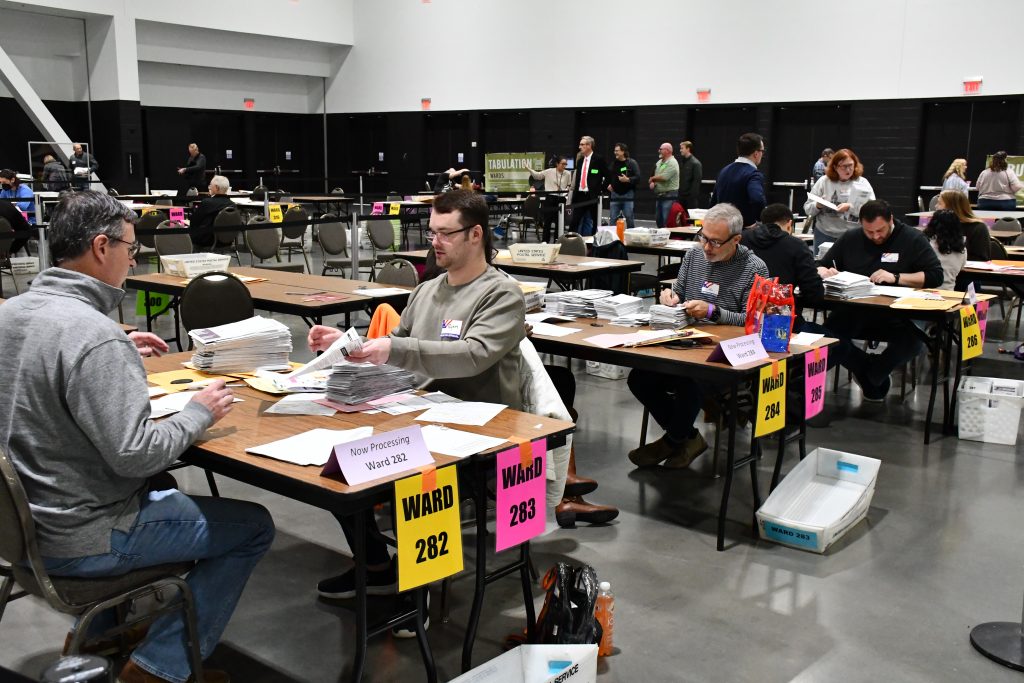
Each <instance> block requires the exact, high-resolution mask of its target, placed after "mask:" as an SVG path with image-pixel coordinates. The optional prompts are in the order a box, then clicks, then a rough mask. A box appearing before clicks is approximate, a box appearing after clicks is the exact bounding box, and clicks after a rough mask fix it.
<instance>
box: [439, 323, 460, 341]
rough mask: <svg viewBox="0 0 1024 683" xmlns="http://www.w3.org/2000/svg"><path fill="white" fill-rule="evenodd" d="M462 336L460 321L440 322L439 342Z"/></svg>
mask: <svg viewBox="0 0 1024 683" xmlns="http://www.w3.org/2000/svg"><path fill="white" fill-rule="evenodd" d="M461 336H462V321H461V320H452V319H446V320H442V321H441V341H446V340H453V339H458V338H460V337H461Z"/></svg>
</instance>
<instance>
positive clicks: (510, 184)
mask: <svg viewBox="0 0 1024 683" xmlns="http://www.w3.org/2000/svg"><path fill="white" fill-rule="evenodd" d="M527 167H529V168H532V169H533V170H535V171H540V170H543V169H544V152H506V153H502V154H485V155H484V190H485V191H486V192H526V191H527V190H529V189H530V172H529V171H527V170H526V169H527Z"/></svg>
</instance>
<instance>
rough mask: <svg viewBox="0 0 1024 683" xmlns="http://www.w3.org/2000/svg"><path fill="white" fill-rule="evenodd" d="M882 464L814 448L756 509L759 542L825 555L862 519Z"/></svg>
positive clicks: (860, 457)
mask: <svg viewBox="0 0 1024 683" xmlns="http://www.w3.org/2000/svg"><path fill="white" fill-rule="evenodd" d="M881 464H882V461H881V460H878V459H876V458H867V457H865V456H863V455H854V454H853V453H844V452H842V451H834V450H831V449H829V448H816V449H814V450H813V451H812V452H811V453H809V454H808V455H807V457H806V458H804V459H803V460H801V461H800V463H799V464H798V465H797V466H796V467H794V468H793V471H792V472H790V473H789V474H788V475H786V478H785V479H783V480H782V482H781V483H780V484H779V485H778V487H776V489H775V490H774V491H772V494H771V495H770V496H768V500H766V501H765V502H764V505H762V506H761V509H760V510H758V511H757V526H758V530H759V531H760V533H761V538H763V539H766V540H769V541H775V542H776V543H781V544H783V545H788V546H790V547H793V548H799V549H800V550H810V551H812V552H816V553H823V552H825V551H826V550H827V549H828V547H829V546H830V545H832V544H833V543H834V542H836V541H837V540H839V539H840V538H842V537H843V535H844V534H845V533H846V532H847V531H849V530H850V529H852V528H853V527H854V526H855V525H856V524H857V523H858V522H859V521H860V520H862V519H864V517H865V516H866V515H867V512H868V508H869V507H870V506H871V497H872V496H873V495H874V493H875V481H876V479H877V478H878V469H879V467H880V466H881Z"/></svg>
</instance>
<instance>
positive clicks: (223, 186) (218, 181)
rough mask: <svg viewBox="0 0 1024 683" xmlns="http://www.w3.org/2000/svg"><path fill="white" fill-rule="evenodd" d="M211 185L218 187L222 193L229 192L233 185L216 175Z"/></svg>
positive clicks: (211, 179) (211, 180)
mask: <svg viewBox="0 0 1024 683" xmlns="http://www.w3.org/2000/svg"><path fill="white" fill-rule="evenodd" d="M210 184H211V185H213V186H214V187H216V188H217V189H218V190H220V191H221V192H227V191H228V190H230V189H231V183H229V182H228V179H227V178H225V177H224V176H222V175H215V176H213V177H212V178H210Z"/></svg>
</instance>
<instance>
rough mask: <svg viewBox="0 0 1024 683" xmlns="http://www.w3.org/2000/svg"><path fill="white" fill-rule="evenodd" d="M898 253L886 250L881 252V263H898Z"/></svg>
mask: <svg viewBox="0 0 1024 683" xmlns="http://www.w3.org/2000/svg"><path fill="white" fill-rule="evenodd" d="M899 261H900V255H899V254H898V253H896V252H886V253H884V254H882V263H899Z"/></svg>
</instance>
